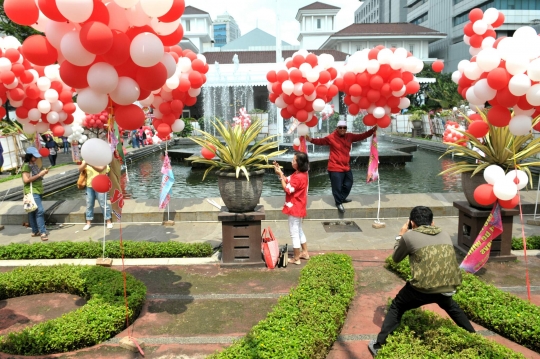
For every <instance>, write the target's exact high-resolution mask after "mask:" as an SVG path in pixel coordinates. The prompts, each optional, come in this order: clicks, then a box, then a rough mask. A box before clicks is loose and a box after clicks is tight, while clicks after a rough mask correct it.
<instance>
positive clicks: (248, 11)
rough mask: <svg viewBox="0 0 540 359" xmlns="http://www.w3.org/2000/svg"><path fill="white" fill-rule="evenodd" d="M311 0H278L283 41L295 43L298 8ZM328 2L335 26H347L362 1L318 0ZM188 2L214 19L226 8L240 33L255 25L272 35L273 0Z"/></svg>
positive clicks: (296, 43)
mask: <svg viewBox="0 0 540 359" xmlns="http://www.w3.org/2000/svg"><path fill="white" fill-rule="evenodd" d="M313 2H315V1H314V0H279V6H280V11H279V13H280V30H281V38H282V40H283V41H286V42H288V43H290V44H291V45H298V40H297V39H298V34H299V32H300V24H299V23H298V21H296V19H295V17H296V13H297V12H298V9H300V8H301V7H304V6H306V5H309V4H311V3H313ZM322 2H323V3H326V4H328V5H333V6H337V7H340V8H341V10H340V11H339V13H338V14H337V16H336V30H341V29H343V28H344V27H347V26H349V25H350V24H352V23H353V21H354V12H355V11H356V9H358V8H359V7H360V5H361V4H362V2H360V1H357V0H329V1H324V0H323V1H322ZM188 5H191V6H193V7H196V8H198V9H201V10H203V11H206V12H208V13H209V14H210V16H211V17H212V20H214V19H216V17H217V16H218V15H221V14H223V13H224V12H225V11H227V12H228V13H229V14H230V15H231V16H232V17H234V19H235V20H236V22H237V23H238V26H239V27H240V31H241V32H242V35H244V34H247V33H248V32H250V31H251V30H253V29H254V28H256V27H257V26H258V27H259V29H261V30H263V31H266V32H268V33H269V34H272V35H274V36H275V35H276V1H275V0H229V1H227V0H205V1H204V2H203V1H200V0H199V1H195V0H186V6H188Z"/></svg>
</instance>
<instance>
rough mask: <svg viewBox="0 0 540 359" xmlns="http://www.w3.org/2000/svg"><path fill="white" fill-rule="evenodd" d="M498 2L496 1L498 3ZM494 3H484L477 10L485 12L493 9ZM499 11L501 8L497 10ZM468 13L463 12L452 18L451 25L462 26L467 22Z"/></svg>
mask: <svg viewBox="0 0 540 359" xmlns="http://www.w3.org/2000/svg"><path fill="white" fill-rule="evenodd" d="M498 2H499V1H497V3H498ZM504 2H505V3H507V2H506V1H504ZM494 5H495V1H486V2H484V3H482V4H480V5H479V6H477V8H479V9H480V10H482V11H486V10H487V9H488V8H490V7H495V6H494ZM499 9H501V8H499ZM502 9H504V7H502ZM469 12H470V10H467V11H464V12H462V13H461V14H459V15H457V16H454V17H453V18H452V24H453V25H454V26H457V25H460V24H463V23H465V22H467V21H469Z"/></svg>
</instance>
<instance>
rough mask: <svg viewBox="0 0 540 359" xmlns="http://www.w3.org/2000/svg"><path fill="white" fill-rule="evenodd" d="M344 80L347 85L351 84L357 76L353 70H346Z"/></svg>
mask: <svg viewBox="0 0 540 359" xmlns="http://www.w3.org/2000/svg"><path fill="white" fill-rule="evenodd" d="M343 82H344V84H345V85H346V86H351V85H352V84H354V83H355V82H356V76H355V74H354V73H353V72H346V73H345V75H343Z"/></svg>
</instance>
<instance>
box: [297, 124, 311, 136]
mask: <svg viewBox="0 0 540 359" xmlns="http://www.w3.org/2000/svg"><path fill="white" fill-rule="evenodd" d="M296 133H298V136H305V135H307V134H308V133H309V127H308V126H307V125H306V124H305V123H301V124H299V125H298V127H297V128H296Z"/></svg>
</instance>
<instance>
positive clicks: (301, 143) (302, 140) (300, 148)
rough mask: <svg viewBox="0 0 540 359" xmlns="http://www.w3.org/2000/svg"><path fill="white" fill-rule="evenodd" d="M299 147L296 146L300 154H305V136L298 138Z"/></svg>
mask: <svg viewBox="0 0 540 359" xmlns="http://www.w3.org/2000/svg"><path fill="white" fill-rule="evenodd" d="M299 140H300V146H298V150H299V151H300V152H304V153H307V143H306V136H300V137H299Z"/></svg>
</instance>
